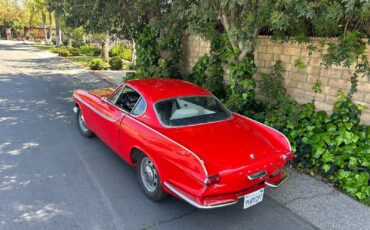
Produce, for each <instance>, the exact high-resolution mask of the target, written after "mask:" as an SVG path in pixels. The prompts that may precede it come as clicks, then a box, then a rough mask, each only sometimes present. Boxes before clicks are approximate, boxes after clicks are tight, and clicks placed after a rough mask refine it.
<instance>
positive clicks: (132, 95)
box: [115, 86, 140, 113]
mask: <svg viewBox="0 0 370 230" xmlns="http://www.w3.org/2000/svg"><path fill="white" fill-rule="evenodd" d="M139 98H140V94H139V93H138V92H136V91H135V90H134V89H132V88H131V87H129V86H125V87H124V88H123V90H122V91H121V94H119V96H118V98H117V100H116V101H115V105H117V106H118V107H120V108H121V109H123V110H125V111H126V112H129V113H131V111H132V109H133V108H134V107H135V105H136V102H138V100H139Z"/></svg>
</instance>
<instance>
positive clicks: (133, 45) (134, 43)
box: [131, 39, 136, 65]
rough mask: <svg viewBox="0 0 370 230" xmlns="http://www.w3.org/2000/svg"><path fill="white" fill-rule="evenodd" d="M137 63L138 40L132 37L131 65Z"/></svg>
mask: <svg viewBox="0 0 370 230" xmlns="http://www.w3.org/2000/svg"><path fill="white" fill-rule="evenodd" d="M135 64H136V42H135V39H132V53H131V65H135Z"/></svg>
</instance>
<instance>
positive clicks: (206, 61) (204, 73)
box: [186, 52, 226, 99]
mask: <svg viewBox="0 0 370 230" xmlns="http://www.w3.org/2000/svg"><path fill="white" fill-rule="evenodd" d="M186 80H188V81H191V82H193V83H195V84H196V85H199V86H202V87H203V88H205V89H207V90H209V91H210V92H211V93H212V94H214V95H215V96H216V97H218V98H220V99H224V98H225V96H226V89H225V85H224V81H223V70H222V66H221V64H220V59H219V57H218V55H216V53H215V52H214V53H212V54H211V55H210V56H208V55H204V56H203V57H201V58H200V59H199V60H198V61H197V63H196V64H195V66H194V68H193V73H192V74H190V75H189V76H188V77H187V78H186Z"/></svg>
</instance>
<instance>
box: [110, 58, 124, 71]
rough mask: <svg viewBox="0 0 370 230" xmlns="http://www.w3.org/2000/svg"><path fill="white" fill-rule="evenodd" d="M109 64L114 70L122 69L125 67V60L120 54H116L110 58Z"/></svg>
mask: <svg viewBox="0 0 370 230" xmlns="http://www.w3.org/2000/svg"><path fill="white" fill-rule="evenodd" d="M109 65H110V68H111V69H113V70H121V69H122V68H123V61H122V59H121V57H120V56H115V57H112V58H111V59H109Z"/></svg>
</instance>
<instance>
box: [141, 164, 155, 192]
mask: <svg viewBox="0 0 370 230" xmlns="http://www.w3.org/2000/svg"><path fill="white" fill-rule="evenodd" d="M140 174H141V178H142V181H143V182H144V186H145V188H146V189H147V190H148V191H149V192H154V191H155V189H156V188H157V185H158V174H157V170H156V169H155V166H154V164H153V162H152V161H151V160H150V159H149V158H148V157H145V158H144V159H143V160H142V161H141V170H140Z"/></svg>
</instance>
